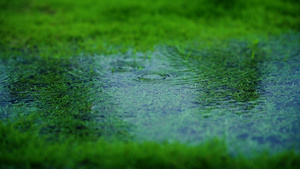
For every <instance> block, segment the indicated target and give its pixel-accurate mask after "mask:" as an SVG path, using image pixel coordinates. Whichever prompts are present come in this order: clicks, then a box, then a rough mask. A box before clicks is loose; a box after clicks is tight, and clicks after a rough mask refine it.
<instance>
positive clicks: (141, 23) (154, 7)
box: [0, 0, 299, 55]
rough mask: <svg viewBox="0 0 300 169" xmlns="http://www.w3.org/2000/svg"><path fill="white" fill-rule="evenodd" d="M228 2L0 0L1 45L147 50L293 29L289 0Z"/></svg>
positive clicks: (295, 21) (294, 9)
mask: <svg viewBox="0 0 300 169" xmlns="http://www.w3.org/2000/svg"><path fill="white" fill-rule="evenodd" d="M230 4H231V5H227V2H226V3H224V2H223V1H219V0H214V1H208V0H200V1H188V2H187V1H183V0H178V1H176V2H174V3H172V4H170V3H169V2H168V1H150V0H147V1H143V2H140V1H136V0H134V1H130V2H128V1H125V0H112V1H109V2H106V1H93V0H87V1H78V2H73V1H69V0H64V1H50V0H45V1H42V2H41V1H36V0H16V1H14V2H11V1H9V0H4V1H2V2H1V4H0V8H1V13H0V22H1V25H3V26H2V27H1V28H0V32H1V34H0V39H1V44H2V45H3V46H4V47H5V49H8V48H23V49H24V48H26V49H32V48H36V47H38V48H42V47H45V48H47V49H45V50H46V51H49V48H50V49H52V50H54V51H55V50H58V51H59V52H56V53H57V54H59V55H60V54H62V53H63V52H66V51H68V50H80V51H85V52H92V53H93V52H96V53H99V52H100V53H101V52H107V51H109V49H108V48H109V46H117V47H121V48H123V49H124V50H126V49H127V47H128V46H131V47H132V46H134V47H135V48H137V49H138V50H140V49H142V50H148V49H151V48H152V47H153V45H157V44H159V43H170V44H174V42H180V43H182V42H185V41H187V40H194V39H200V40H210V39H218V40H222V39H226V38H253V36H265V35H270V34H278V33H281V32H286V31H291V30H299V4H298V3H297V2H295V1H280V0H276V1H271V0H264V1H258V0H253V1H249V2H243V1H239V0H231V3H230ZM66 45H67V46H68V48H66ZM72 46H73V48H72ZM74 46H75V47H74ZM122 46H123V47H122ZM116 49H117V48H112V50H116ZM72 52H73V51H72Z"/></svg>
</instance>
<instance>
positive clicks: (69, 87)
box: [0, 34, 300, 153]
mask: <svg viewBox="0 0 300 169" xmlns="http://www.w3.org/2000/svg"><path fill="white" fill-rule="evenodd" d="M299 39H300V35H299V34H292V35H284V36H280V37H274V38H270V39H269V40H261V41H260V42H253V44H249V43H245V42H241V41H237V40H232V41H227V42H224V45H218V46H216V47H212V46H210V47H208V46H207V45H206V46H203V47H201V45H200V47H199V45H198V46H197V48H196V47H191V48H179V47H170V46H159V47H156V48H155V50H154V51H152V52H145V53H138V52H134V51H133V50H128V52H127V53H125V54H113V55H93V56H86V55H84V54H81V55H79V56H76V57H73V58H72V59H54V58H52V59H44V58H40V57H39V56H38V54H36V53H17V54H12V55H13V56H11V57H9V58H8V57H6V58H5V57H2V58H3V59H1V64H0V71H1V75H0V80H1V81H0V93H1V96H0V106H1V114H0V118H1V119H2V120H3V121H6V120H9V119H10V120H11V119H14V118H17V117H18V118H19V117H20V116H24V117H31V116H32V114H36V117H35V118H36V120H35V122H36V123H37V124H39V125H40V126H42V129H41V133H42V134H49V133H56V134H57V133H69V134H78V133H79V134H87V133H89V134H91V133H93V135H94V136H97V137H99V136H102V135H105V136H106V137H109V136H116V137H118V138H120V139H125V140H128V139H129V140H134V141H145V140H150V141H159V142H163V141H168V142H172V141H180V142H184V143H187V144H198V143H201V142H203V141H206V140H209V139H211V138H215V137H218V138H221V139H224V140H225V142H226V144H227V145H228V147H229V149H230V151H231V152H237V151H238V152H244V153H249V152H252V151H259V150H263V149H268V150H270V151H274V152H278V151H281V150H285V149H296V150H299V142H300V113H299V111H300V97H299V95H300V70H299V69H300V48H299V46H300V40H299ZM191 46H193V45H191ZM37 117H38V118H37ZM66 121H72V123H66Z"/></svg>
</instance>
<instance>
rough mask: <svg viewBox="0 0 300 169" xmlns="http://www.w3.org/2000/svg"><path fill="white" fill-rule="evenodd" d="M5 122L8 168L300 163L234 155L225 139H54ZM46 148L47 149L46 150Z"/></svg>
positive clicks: (0, 155)
mask: <svg viewBox="0 0 300 169" xmlns="http://www.w3.org/2000/svg"><path fill="white" fill-rule="evenodd" d="M0 125H1V130H0V131H1V132H0V137H1V140H2V141H1V142H0V147H1V150H0V159H1V167H4V168H15V167H16V168H176V169H177V168H243V169H248V168H249V169H252V168H278V169H279V168H280V169H281V168H298V167H299V165H300V162H299V155H296V154H295V153H293V152H284V153H281V154H277V155H273V156H270V155H268V153H265V154H261V155H260V156H259V157H255V158H251V159H246V158H244V157H242V156H237V157H232V156H231V155H230V154H228V152H227V150H226V147H225V146H224V144H223V143H222V141H218V140H212V141H211V142H208V143H206V144H203V145H199V146H193V147H188V146H186V145H183V144H179V143H171V144H170V143H164V144H158V143H152V142H144V143H135V142H127V143H124V142H118V141H116V142H113V143H108V142H106V141H103V140H101V139H100V140H98V141H79V140H75V141H74V140H72V139H64V140H63V141H61V142H55V143H48V142H46V141H45V140H44V138H41V136H40V135H39V134H37V133H34V132H33V133H31V132H30V133H29V132H28V133H24V132H20V131H19V130H16V129H15V128H14V127H13V126H11V125H3V124H0ZM41 150H42V151H41Z"/></svg>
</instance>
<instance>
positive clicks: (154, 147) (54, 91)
mask: <svg viewBox="0 0 300 169" xmlns="http://www.w3.org/2000/svg"><path fill="white" fill-rule="evenodd" d="M299 23H300V5H299V3H298V2H297V1H293V0H289V1H283V0H282V1H281V0H276V1H274V0H273V1H272V0H264V1H259V0H253V1H247V2H246V1H242V0H230V1H221V0H210V1H209V0H199V1H184V0H178V1H175V2H172V3H170V2H169V1H167V0H165V1H164V0H160V1H153V0H152V1H150V0H149V1H148V0H146V1H135V0H133V1H125V0H110V1H93V0H85V1H71V0H61V1H59V0H45V1H37V0H14V1H10V0H2V1H1V2H0V24H1V27H0V52H1V53H0V57H1V64H0V68H1V70H0V71H1V73H2V76H1V82H0V87H1V88H0V94H1V96H0V97H1V100H0V101H1V102H0V106H1V107H0V108H1V114H0V119H1V122H0V166H1V167H3V168H299V166H300V163H299V161H300V157H299V154H297V153H295V152H294V151H293V150H286V151H284V152H281V153H278V154H275V155H274V154H273V155H269V154H268V153H262V154H259V155H257V156H255V157H252V158H246V157H243V156H235V157H234V156H233V155H232V154H230V153H229V151H228V149H227V147H226V145H225V143H224V141H216V140H213V141H211V142H207V143H205V144H201V145H198V146H190V145H185V144H182V143H167V142H166V143H154V142H142V143H137V142H132V141H131V137H132V136H131V135H130V133H129V131H130V130H132V129H131V128H130V125H128V124H127V123H126V122H124V121H122V120H120V118H119V117H118V115H119V114H118V111H119V110H117V109H116V108H115V106H114V105H113V104H112V103H113V101H112V100H113V99H114V98H112V97H111V96H109V95H107V93H105V92H102V91H105V90H107V87H106V86H105V85H106V83H105V82H104V81H103V79H98V78H99V72H100V73H101V71H100V69H109V70H110V71H111V73H114V72H118V71H124V70H123V69H130V70H131V69H134V70H136V69H137V70H139V69H143V68H144V67H143V65H140V64H139V63H138V62H130V63H132V64H131V65H129V66H128V65H127V67H125V66H123V67H122V66H120V65H105V64H109V63H110V62H105V58H104V57H102V58H101V59H103V61H102V62H101V64H100V65H98V68H94V67H93V66H94V65H95V63H98V62H99V60H95V58H97V57H87V56H88V55H95V56H97V55H103V54H105V55H107V56H110V55H108V54H125V55H126V51H132V52H131V53H130V57H133V58H135V57H137V56H138V55H139V52H140V51H142V52H143V55H145V57H147V58H151V53H152V52H153V51H155V50H154V46H156V45H162V46H171V50H170V51H176V52H175V53H176V55H174V56H176V57H178V58H180V60H181V61H183V62H185V63H183V65H185V66H186V67H193V68H194V69H197V70H198V71H204V72H208V73H207V74H205V73H204V75H205V76H206V77H210V76H212V74H214V75H216V76H218V77H222V79H221V80H220V79H214V80H213V81H208V82H210V83H211V84H207V88H204V90H205V91H218V89H219V87H218V86H219V85H217V84H222V83H226V85H227V86H225V88H226V89H228V90H227V92H226V94H225V95H226V96H230V97H231V98H233V99H234V100H236V101H238V102H241V103H245V104H246V102H251V101H255V100H256V99H257V98H258V97H259V94H260V93H257V86H258V83H262V82H261V81H262V80H261V78H263V77H259V75H260V74H261V72H260V71H258V69H257V67H258V65H262V64H260V63H261V62H262V61H264V60H265V59H269V58H263V57H264V56H265V54H266V53H268V52H269V51H268V48H264V46H261V44H260V43H259V41H258V40H259V39H268V38H269V37H272V36H273V35H280V34H284V33H290V32H293V33H295V32H296V34H297V31H299V28H300V24H299ZM296 37H299V36H296ZM233 39H234V40H238V41H244V42H246V44H247V45H246V46H244V47H243V48H241V47H240V46H231V47H229V46H226V45H228V44H235V43H225V42H226V41H227V40H233ZM270 41H272V39H270ZM295 41H296V44H298V43H299V39H296V40H295ZM283 42H284V41H283ZM248 44H250V45H248ZM203 46H205V47H204V48H210V52H211V53H209V55H208V56H209V57H208V58H204V59H203V58H201V57H202V55H201V54H197V51H199V50H200V49H201V48H200V47H203ZM226 47H228V49H230V50H232V49H234V48H236V47H237V48H238V50H234V52H233V53H234V54H235V55H238V54H241V56H240V57H232V58H230V56H232V55H231V54H232V53H230V52H229V54H228V53H227V54H224V55H221V54H220V53H221V52H226V50H223V49H224V48H225V49H226ZM281 48H282V49H283V50H282V51H286V50H284V45H282V46H281ZM128 49H130V50H128ZM132 49H133V50H132ZM193 49H197V50H196V52H195V51H193ZM217 49H222V51H217ZM239 49H244V50H243V51H239ZM291 49H294V48H291ZM149 51H150V52H149ZM238 52H240V53H238ZM278 52H279V53H280V51H278ZM148 53H150V54H149V55H147V54H148ZM283 55H286V57H285V58H284V59H285V61H286V62H283V63H286V64H288V63H289V62H288V61H289V59H290V58H292V59H294V60H295V57H294V58H293V55H295V56H298V53H297V51H296V52H291V53H289V54H287V53H284V54H283ZM268 56H269V55H268ZM143 57H144V56H143ZM274 58H275V61H276V59H277V58H276V56H275V55H274ZM98 59H99V58H98ZM278 59H282V57H278ZM224 60H225V61H226V63H224V62H223V61H224ZM271 60H272V59H271ZM277 61H278V60H277ZM292 61H293V60H292ZM198 63H208V64H207V65H206V67H205V66H203V65H202V67H201V64H198ZM296 63H298V62H296ZM177 64H179V63H177ZM279 64H281V62H280V63H279ZM224 65H226V66H224ZM295 65H296V66H297V64H294V65H292V66H295ZM207 66H208V67H207ZM99 67H100V68H99ZM286 68H287V69H289V68H290V67H286ZM270 69H275V70H279V68H276V66H273V67H271V66H270ZM231 70H238V71H231ZM289 70H291V71H294V70H296V69H295V68H293V69H289ZM125 71H126V70H125ZM127 71H128V70H127ZM243 72H246V73H245V74H243ZM287 72H288V70H287ZM159 73H160V74H158V75H157V74H156V76H148V75H147V76H138V77H139V79H138V80H139V81H147V80H149V77H150V79H151V78H158V80H160V78H167V77H168V76H170V75H169V74H168V73H169V72H159ZM225 75H226V76H225ZM238 75H241V76H238ZM294 75H295V76H296V75H297V74H296V73H294V74H293V75H292V76H291V77H293V78H294ZM274 77H276V78H277V76H274ZM224 79H225V80H224ZM239 79H243V80H239ZM245 79H251V80H253V83H251V84H250V83H248V81H247V80H245ZM198 80H201V79H198ZM286 80H287V79H286V78H282V79H281V80H280V79H277V82H278V83H285V82H286ZM270 81H272V79H268V81H263V82H266V83H271V82H270ZM278 83H277V84H278ZM286 83H291V85H292V84H294V85H292V87H294V88H293V89H292V90H290V89H288V87H289V86H285V87H287V90H286V91H291V95H293V94H295V92H296V94H297V92H298V90H297V89H296V88H297V85H298V81H296V80H293V79H292V80H289V79H288V82H286ZM97 86H98V87H97ZM99 86H100V87H99ZM266 86H267V87H269V88H266V90H269V91H271V92H273V95H274V97H272V98H275V97H277V96H278V97H282V95H281V93H280V92H278V91H277V92H274V90H273V87H274V86H273V85H272V86H270V85H269V86H268V85H266ZM209 87H212V88H209ZM232 89H234V90H232ZM282 90H284V89H282ZM116 91H117V90H116ZM293 92H294V93H293ZM94 93H100V95H99V96H97V98H96V100H95V94H94ZM203 93H204V95H202V96H203V97H204V98H206V100H205V99H204V100H205V101H204V103H201V104H202V105H205V106H206V105H207V106H209V105H212V104H213V105H214V104H216V103H219V102H218V100H217V99H216V98H221V97H223V96H224V95H219V94H218V93H217V92H203ZM119 94H122V93H120V92H119ZM293 96H294V95H293ZM283 98H284V99H285V100H289V99H290V98H291V97H286V96H284V97H283ZM292 98H294V99H295V100H294V101H285V102H284V103H287V105H283V104H278V105H281V106H282V105H283V106H285V108H286V107H289V109H287V108H286V109H285V110H282V112H281V113H282V114H284V113H285V112H287V111H289V110H291V111H295V110H296V109H297V107H295V105H296V104H297V103H299V102H298V101H297V99H298V98H297V96H296V97H292ZM201 101H203V99H202V98H199V102H201ZM268 101H269V100H268ZM95 102H96V103H99V104H100V103H101V105H104V106H102V107H101V108H99V107H98V111H99V112H97V113H94V114H91V112H93V110H94V109H95V105H94V103H95ZM270 102H271V103H276V101H270ZM252 103H253V102H251V104H252ZM124 104H126V102H124ZM127 105H128V104H127ZM129 105H130V104H129ZM171 105H172V104H171ZM293 106H294V107H293ZM132 109H134V107H132ZM268 110H278V109H276V105H271V106H270V108H268ZM158 111H160V110H158ZM258 111H260V110H258ZM107 112H109V113H107ZM101 113H102V114H101ZM293 115H295V114H293ZM208 116H209V115H208ZM278 116H279V115H278ZM295 117H296V118H298V116H296V115H295ZM224 118H225V116H224ZM278 118H280V117H278ZM294 120H295V119H294ZM296 121H297V120H296ZM294 126H297V125H294ZM279 130H281V128H278V131H279ZM295 131H298V129H296V130H295ZM150 133H151V132H150ZM111 136H113V137H111ZM283 137H284V136H283ZM296 138H298V137H296Z"/></svg>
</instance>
